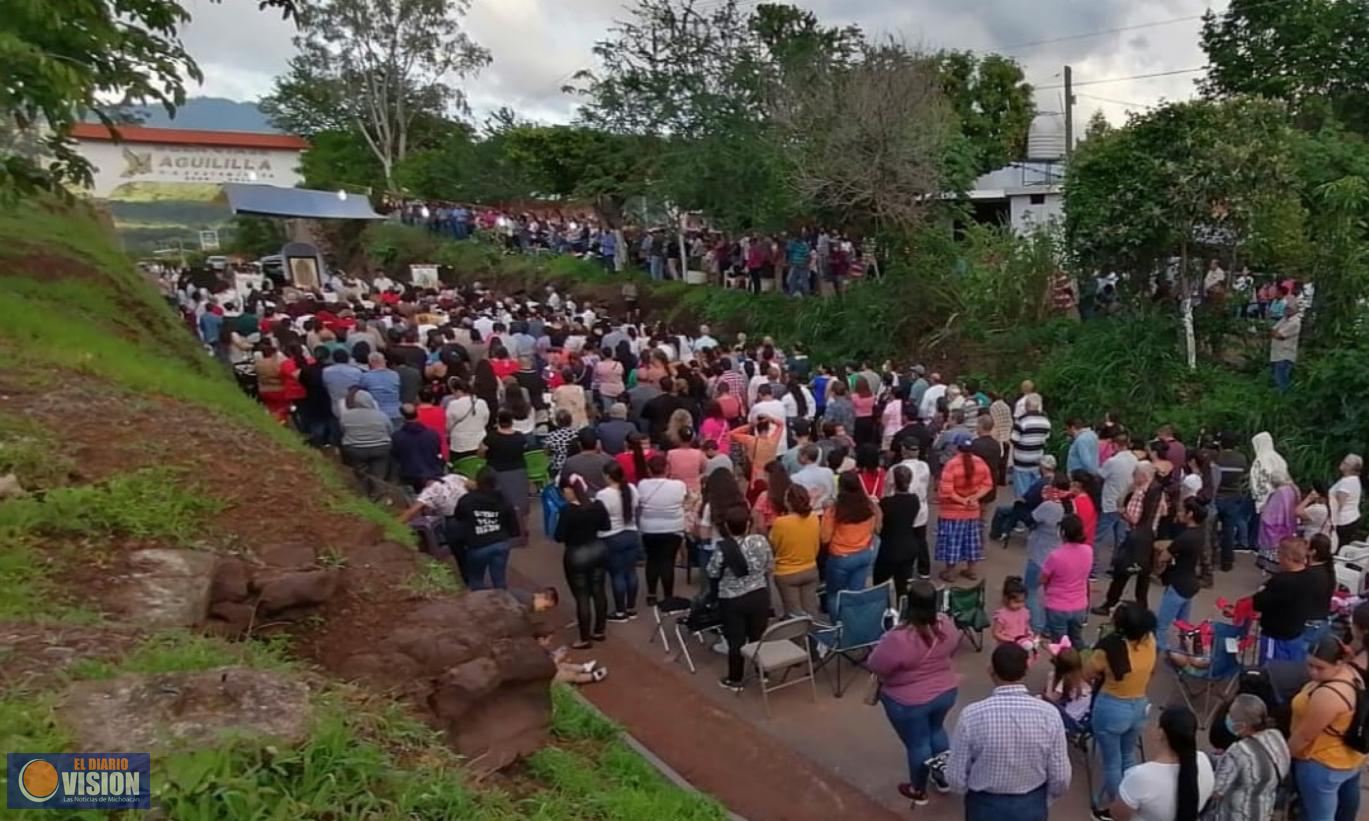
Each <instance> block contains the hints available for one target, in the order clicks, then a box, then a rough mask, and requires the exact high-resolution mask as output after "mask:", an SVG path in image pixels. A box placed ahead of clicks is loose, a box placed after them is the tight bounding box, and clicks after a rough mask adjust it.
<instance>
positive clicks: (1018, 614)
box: [993, 576, 1036, 653]
mask: <svg viewBox="0 0 1369 821" xmlns="http://www.w3.org/2000/svg"><path fill="white" fill-rule="evenodd" d="M993 637H994V640H995V641H998V642H1003V643H1008V644H1016V645H1019V646H1020V647H1021V648H1022V649H1023V650H1026V651H1027V652H1029V653H1034V652H1035V650H1036V634H1035V633H1033V632H1032V629H1031V611H1030V610H1028V609H1027V585H1026V584H1025V583H1023V581H1022V577H1021V576H1009V577H1008V578H1006V579H1004V580H1003V604H1002V606H1001V607H999V608H998V609H997V610H995V611H994V614H993Z"/></svg>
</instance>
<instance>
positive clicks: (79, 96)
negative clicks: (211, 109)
mask: <svg viewBox="0 0 1369 821" xmlns="http://www.w3.org/2000/svg"><path fill="white" fill-rule="evenodd" d="M189 19H190V15H189V14H188V13H187V12H186V10H185V9H184V8H182V6H181V5H180V3H177V2H175V1H174V0H108V1H107V2H100V3H77V4H71V3H45V2H19V1H17V0H16V1H13V2H6V3H4V4H3V7H2V8H0V20H3V21H4V22H3V25H2V26H0V66H4V68H3V70H0V73H3V80H0V115H2V116H0V123H3V130H5V131H6V132H31V133H34V134H40V135H41V137H39V141H40V143H41V147H42V153H44V154H46V155H47V156H48V157H49V158H50V159H47V160H44V159H43V158H41V157H39V156H36V155H34V154H32V153H30V152H26V151H20V150H18V148H17V143H11V144H10V145H8V146H7V147H6V148H4V150H3V153H2V154H0V195H7V196H10V197H12V196H15V195H23V194H30V193H33V192H35V191H39V190H48V191H56V190H61V189H62V187H63V186H66V185H77V186H84V185H89V184H90V183H91V182H92V180H93V176H92V174H93V169H92V167H91V165H90V163H89V162H88V161H86V160H85V159H84V158H82V157H81V156H80V155H79V154H77V153H76V150H75V146H74V143H73V142H72V140H71V138H70V136H69V135H70V132H71V127H72V126H73V125H75V124H76V123H78V122H81V121H82V120H83V119H85V118H86V117H87V115H92V114H93V115H94V116H95V117H97V118H98V119H99V120H100V121H101V122H103V123H105V125H107V126H111V127H113V126H114V125H115V123H114V120H113V118H111V117H110V116H109V114H108V113H107V112H108V111H109V110H110V108H111V107H113V106H114V105H116V104H118V103H137V104H143V103H151V104H159V105H162V106H164V107H165V108H166V109H167V110H168V111H174V110H175V108H176V106H178V105H180V104H181V103H183V102H184V101H185V84H186V81H187V80H189V81H193V82H198V81H199V80H201V79H202V76H201V74H200V70H199V68H198V67H197V66H196V65H195V61H194V60H192V59H191V57H190V55H189V54H188V53H187V52H186V50H185V47H184V46H183V45H182V44H181V41H180V38H179V36H178V34H177V31H178V29H179V27H180V25H181V24H182V23H184V22H186V21H187V20H189ZM111 93H113V94H116V95H119V96H120V99H118V100H114V101H112V102H107V101H106V100H107V99H108V95H110V94H111Z"/></svg>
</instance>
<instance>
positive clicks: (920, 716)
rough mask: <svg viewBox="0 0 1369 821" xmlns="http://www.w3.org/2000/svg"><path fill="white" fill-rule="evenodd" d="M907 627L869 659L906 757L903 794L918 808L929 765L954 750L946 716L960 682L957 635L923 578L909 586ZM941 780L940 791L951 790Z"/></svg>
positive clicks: (924, 794) (886, 636) (881, 642)
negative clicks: (954, 661) (956, 667)
mask: <svg viewBox="0 0 1369 821" xmlns="http://www.w3.org/2000/svg"><path fill="white" fill-rule="evenodd" d="M902 617H903V623H902V624H901V625H900V626H899V627H896V628H895V629H893V630H890V631H889V632H887V633H885V634H884V636H883V637H881V638H880V640H879V644H877V645H876V646H875V649H874V652H872V653H871V654H870V657H869V658H867V659H866V660H865V666H866V669H868V670H869V671H870V672H871V673H874V674H875V676H876V677H877V678H878V679H879V700H880V703H881V704H882V705H883V706H884V714H885V715H886V716H888V718H889V723H890V724H892V725H893V727H894V732H896V733H898V738H899V740H900V741H902V742H903V747H904V749H905V750H906V751H907V753H908V781H907V782H906V783H903V784H899V785H898V791H899V794H900V795H902V796H903V797H904V798H906V799H908V800H909V801H912V802H913V804H914V805H922V804H926V803H927V781H928V778H930V777H933V773H932V772H931V771H930V770H929V769H928V767H927V765H926V761H927V760H928V759H931V758H933V757H935V756H937V755H940V754H941V753H944V752H946V750H948V749H950V746H951V745H950V740H949V739H948V738H947V737H946V730H945V723H946V714H947V713H949V712H950V711H951V707H953V706H955V699H956V685H957V682H958V678H957V676H956V673H955V670H954V669H952V667H951V655H952V654H953V653H954V652H955V650H956V646H957V645H958V644H959V638H960V637H959V634H958V633H957V631H956V628H955V623H954V622H952V621H951V617H950V616H948V615H947V614H946V613H943V612H941V609H940V608H939V607H937V589H936V588H935V587H934V586H932V583H931V582H929V581H926V580H923V579H918V580H916V581H913V582H910V583H909V585H908V595H907V598H906V600H905V603H904V607H903V613H902ZM936 777H937V779H938V784H937V787H938V788H941V789H943V790H944V789H945V788H946V787H947V785H946V784H945V783H943V782H941V780H940V776H936Z"/></svg>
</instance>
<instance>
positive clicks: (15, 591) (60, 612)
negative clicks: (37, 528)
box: [0, 502, 101, 624]
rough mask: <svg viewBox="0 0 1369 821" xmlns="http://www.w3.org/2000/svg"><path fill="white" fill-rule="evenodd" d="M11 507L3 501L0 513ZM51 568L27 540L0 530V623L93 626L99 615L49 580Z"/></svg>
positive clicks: (27, 538)
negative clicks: (23, 622) (50, 623)
mask: <svg viewBox="0 0 1369 821" xmlns="http://www.w3.org/2000/svg"><path fill="white" fill-rule="evenodd" d="M13 504H15V503H14V502H6V503H4V504H3V505H0V510H3V509H4V508H5V507H8V506H10V505H13ZM54 575H55V568H54V567H53V566H52V564H50V563H49V562H48V561H47V560H46V557H45V555H44V554H43V553H41V552H39V551H38V550H36V549H35V548H34V546H33V542H32V540H31V539H30V538H29V537H25V536H19V535H17V534H15V533H14V532H12V531H11V532H6V531H4V530H0V621H26V622H39V623H49V622H61V623H65V624H94V623H96V622H99V621H100V618H101V617H100V615H99V613H97V612H95V611H93V610H90V609H88V608H87V607H85V606H84V605H83V604H82V603H81V602H79V601H77V600H75V599H73V598H72V597H71V594H70V592H69V591H66V590H63V589H61V588H60V587H59V586H58V585H57V583H56V582H55V581H54V580H53V576H54Z"/></svg>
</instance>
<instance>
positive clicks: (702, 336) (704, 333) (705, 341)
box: [694, 325, 718, 353]
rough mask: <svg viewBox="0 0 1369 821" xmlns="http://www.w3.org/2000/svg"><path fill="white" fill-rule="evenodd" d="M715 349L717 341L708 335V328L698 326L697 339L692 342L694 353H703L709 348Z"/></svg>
mask: <svg viewBox="0 0 1369 821" xmlns="http://www.w3.org/2000/svg"><path fill="white" fill-rule="evenodd" d="M716 347H718V340H716V339H714V338H713V337H712V336H710V335H709V333H708V326H707V325H700V326H699V338H698V339H696V340H694V351H695V352H696V353H703V352H704V351H706V350H708V349H710V348H716Z"/></svg>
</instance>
